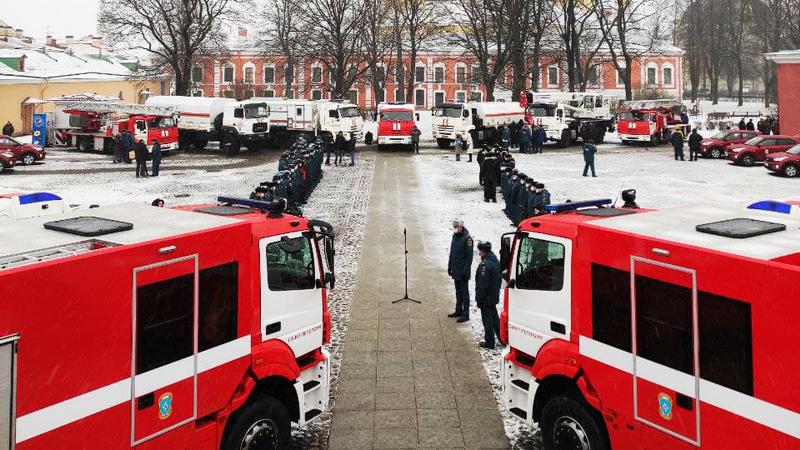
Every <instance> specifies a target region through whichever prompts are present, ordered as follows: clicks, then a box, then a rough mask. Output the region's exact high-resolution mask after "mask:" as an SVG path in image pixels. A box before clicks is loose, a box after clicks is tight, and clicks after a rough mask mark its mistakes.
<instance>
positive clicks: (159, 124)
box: [147, 117, 175, 130]
mask: <svg viewBox="0 0 800 450" xmlns="http://www.w3.org/2000/svg"><path fill="white" fill-rule="evenodd" d="M174 126H175V121H174V120H172V117H157V118H155V119H150V120H148V121H147V128H149V129H151V130H152V129H154V128H170V127H174Z"/></svg>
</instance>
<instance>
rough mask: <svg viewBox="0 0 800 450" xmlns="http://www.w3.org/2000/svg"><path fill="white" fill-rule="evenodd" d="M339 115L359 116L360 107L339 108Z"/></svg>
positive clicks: (346, 116) (343, 116) (345, 116)
mask: <svg viewBox="0 0 800 450" xmlns="http://www.w3.org/2000/svg"><path fill="white" fill-rule="evenodd" d="M339 115H340V116H341V117H342V118H350V117H358V115H359V113H358V108H356V107H355V106H349V107H347V108H339Z"/></svg>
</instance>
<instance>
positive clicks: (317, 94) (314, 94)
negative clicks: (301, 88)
mask: <svg viewBox="0 0 800 450" xmlns="http://www.w3.org/2000/svg"><path fill="white" fill-rule="evenodd" d="M311 100H322V91H320V90H319V89H314V90H313V91H311Z"/></svg>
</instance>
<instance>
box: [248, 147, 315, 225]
mask: <svg viewBox="0 0 800 450" xmlns="http://www.w3.org/2000/svg"><path fill="white" fill-rule="evenodd" d="M322 162H323V153H322V145H321V142H320V140H319V138H317V139H316V140H314V141H311V142H309V141H308V140H306V139H305V138H304V137H302V136H301V137H299V138H298V139H297V141H295V142H294V144H292V146H291V147H290V148H289V149H288V150H286V151H284V152H283V153H282V154H281V157H280V159H279V160H278V173H276V174H275V175H274V176H273V177H272V180H271V181H264V182H262V183H260V184H259V186H257V187H256V188H255V190H254V191H253V192H252V193H251V194H250V199H251V200H259V201H265V202H270V201H272V200H273V199H276V198H284V199H286V211H287V212H288V213H290V214H297V215H301V214H302V212H301V210H300V206H301V205H303V204H305V203H306V201H308V197H310V196H311V193H312V192H313V191H314V188H315V187H316V186H317V184H319V182H320V180H322Z"/></svg>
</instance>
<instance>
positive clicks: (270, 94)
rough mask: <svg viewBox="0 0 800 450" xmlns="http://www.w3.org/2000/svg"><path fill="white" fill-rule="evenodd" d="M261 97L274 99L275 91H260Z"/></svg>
mask: <svg viewBox="0 0 800 450" xmlns="http://www.w3.org/2000/svg"><path fill="white" fill-rule="evenodd" d="M261 96H262V97H266V98H272V97H275V91H273V90H271V89H264V90H263V91H261Z"/></svg>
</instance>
